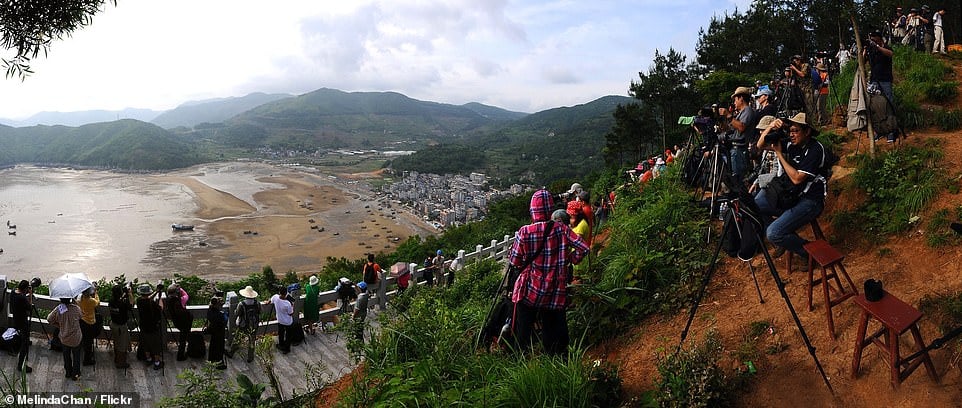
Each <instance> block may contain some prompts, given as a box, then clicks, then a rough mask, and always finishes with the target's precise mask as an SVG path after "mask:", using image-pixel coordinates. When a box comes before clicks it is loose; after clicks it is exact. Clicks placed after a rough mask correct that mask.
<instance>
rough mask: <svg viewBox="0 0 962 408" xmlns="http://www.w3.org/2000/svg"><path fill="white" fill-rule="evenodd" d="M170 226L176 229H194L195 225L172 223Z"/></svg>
mask: <svg viewBox="0 0 962 408" xmlns="http://www.w3.org/2000/svg"><path fill="white" fill-rule="evenodd" d="M170 228H173V229H174V231H193V230H194V226H193V225H187V224H171V225H170Z"/></svg>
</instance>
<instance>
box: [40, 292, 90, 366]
mask: <svg viewBox="0 0 962 408" xmlns="http://www.w3.org/2000/svg"><path fill="white" fill-rule="evenodd" d="M90 287H91V285H90V280H89V279H87V277H86V276H84V275H83V274H79V273H68V274H66V275H64V276H61V277H59V278H57V279H54V280H53V281H51V282H50V297H55V298H60V305H58V306H57V307H56V308H55V309H54V310H53V311H51V312H50V314H49V315H47V322H49V323H50V324H51V325H53V326H54V327H56V328H57V329H59V332H60V333H59V334H58V337H59V339H60V343H61V344H62V345H63V369H64V375H65V376H66V377H67V378H72V379H74V380H79V379H80V363H81V361H80V360H81V357H82V353H81V350H80V342H81V340H83V334H82V333H81V331H80V315H81V312H80V306H77V305H76V304H74V303H73V299H74V298H75V297H77V295H79V294H81V293H83V291H85V290H87V289H88V288H90Z"/></svg>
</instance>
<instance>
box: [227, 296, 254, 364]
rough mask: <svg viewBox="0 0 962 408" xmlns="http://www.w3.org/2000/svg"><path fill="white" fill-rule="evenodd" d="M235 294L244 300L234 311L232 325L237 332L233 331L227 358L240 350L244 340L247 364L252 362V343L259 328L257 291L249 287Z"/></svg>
mask: <svg viewBox="0 0 962 408" xmlns="http://www.w3.org/2000/svg"><path fill="white" fill-rule="evenodd" d="M237 293H238V294H239V295H241V296H243V297H244V300H242V301H240V302H238V303H237V308H236V309H234V316H236V318H235V320H234V324H236V325H237V330H234V333H233V337H232V338H231V345H230V351H229V352H227V357H232V356H233V355H234V352H236V351H237V350H238V349H240V343H241V341H242V340H244V341H246V342H247V362H248V363H249V362H251V361H254V342H255V341H256V340H257V329H258V327H260V315H261V307H260V304H259V303H257V291H255V290H254V288H253V287H251V286H250V285H248V286H247V287H246V288H244V289H241V290H240V291H238V292H237Z"/></svg>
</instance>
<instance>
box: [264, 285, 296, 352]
mask: <svg viewBox="0 0 962 408" xmlns="http://www.w3.org/2000/svg"><path fill="white" fill-rule="evenodd" d="M264 304H272V305H274V315H275V316H276V317H277V349H278V350H280V351H281V353H284V354H287V353H290V352H291V342H290V330H291V325H292V324H294V317H293V315H294V304H293V303H291V301H290V300H289V299H288V298H287V286H281V287H280V288H278V289H277V294H275V295H274V296H271V298H270V299H268V300H265V301H264Z"/></svg>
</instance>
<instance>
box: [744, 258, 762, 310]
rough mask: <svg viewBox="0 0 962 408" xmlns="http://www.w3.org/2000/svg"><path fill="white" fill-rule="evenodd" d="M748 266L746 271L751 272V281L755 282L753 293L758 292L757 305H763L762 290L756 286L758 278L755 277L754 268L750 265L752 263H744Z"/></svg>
mask: <svg viewBox="0 0 962 408" xmlns="http://www.w3.org/2000/svg"><path fill="white" fill-rule="evenodd" d="M745 264H747V265H748V270H750V271H751V272H752V280H754V281H755V291H756V292H758V303H765V299H764V298H763V297H762V288H760V287H759V286H758V277H756V276H755V266H754V265H752V261H745Z"/></svg>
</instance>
